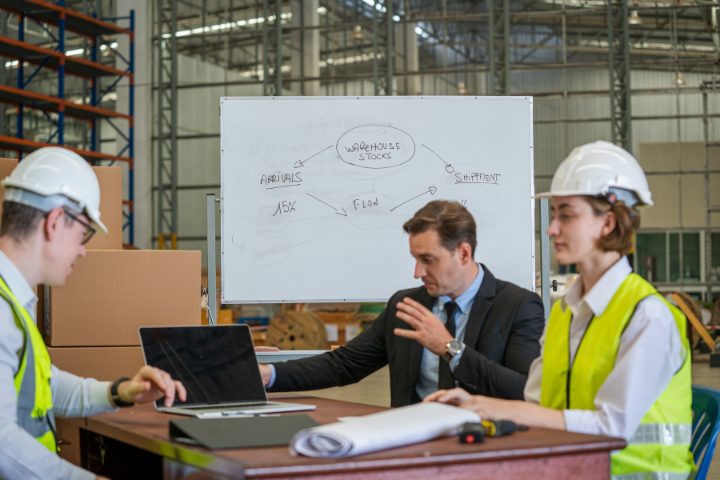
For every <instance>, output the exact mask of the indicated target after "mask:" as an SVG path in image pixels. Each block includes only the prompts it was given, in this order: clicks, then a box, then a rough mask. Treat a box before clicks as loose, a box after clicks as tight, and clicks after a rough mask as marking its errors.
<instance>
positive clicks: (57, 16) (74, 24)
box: [0, 0, 135, 247]
mask: <svg viewBox="0 0 720 480" xmlns="http://www.w3.org/2000/svg"><path fill="white" fill-rule="evenodd" d="M0 9H3V10H6V11H8V12H11V13H14V14H16V15H17V17H18V38H17V40H15V39H11V38H8V37H4V36H0V56H2V57H9V58H12V59H15V60H17V69H18V70H17V87H16V88H14V87H10V86H6V85H0V102H1V103H9V104H12V105H15V106H16V107H17V116H16V118H17V136H15V137H11V136H6V135H0V149H4V150H14V151H16V152H17V156H18V160H22V156H23V154H24V153H27V152H32V151H34V150H37V149H38V148H42V147H45V146H49V145H55V146H56V145H63V146H65V147H66V148H68V149H69V150H72V151H74V152H76V153H78V154H79V155H80V156H82V157H83V158H85V159H86V160H87V161H88V162H90V163H92V164H95V162H97V161H100V160H109V161H110V162H111V165H112V164H113V163H114V162H126V163H127V165H128V186H129V193H128V198H127V199H123V231H125V230H126V229H127V231H128V240H129V242H128V243H127V244H124V245H123V246H124V247H132V245H133V243H134V224H133V220H134V218H133V217H134V215H133V198H134V193H133V190H134V188H133V187H134V179H133V158H134V147H135V145H134V134H133V128H134V122H133V120H134V119H133V116H134V102H135V96H134V93H135V92H134V73H135V42H134V31H135V12H134V10H131V11H130V15H129V16H126V17H114V18H102V19H99V18H97V16H96V15H93V16H88V15H84V14H82V13H79V12H76V11H74V10H71V9H68V8H65V0H59V1H58V2H57V3H50V2H46V1H43V0H0ZM26 19H31V20H33V21H35V22H36V23H37V24H38V25H40V26H41V28H43V30H44V31H45V32H46V33H47V34H48V36H49V37H50V38H51V39H52V40H53V42H54V43H55V44H57V47H56V48H55V49H49V48H43V47H39V46H37V45H33V44H31V43H28V42H25V38H24V37H25V20H26ZM118 22H128V23H129V28H124V27H120V26H119V25H118ZM48 24H49V25H54V26H56V27H57V35H55V34H54V33H53V32H51V31H50V29H49V28H47V27H46V25H48ZM66 31H71V32H73V33H76V34H78V35H82V36H84V37H87V38H88V39H89V40H90V60H86V59H83V58H75V57H72V56H68V55H67V54H66V50H65V33H66ZM108 35H127V36H128V38H129V45H130V49H129V55H128V58H125V56H123V55H122V54H121V53H120V52H118V51H117V50H115V49H113V47H112V46H111V42H107V41H105V40H104V39H103V36H108ZM102 45H104V46H105V48H109V49H113V51H114V53H115V55H116V58H119V59H121V60H122V63H123V64H124V66H125V67H126V68H125V69H124V70H121V69H117V68H112V67H109V66H107V65H103V64H102V63H100V62H99V61H98V58H99V55H98V54H99V52H100V50H101V46H102ZM26 64H27V65H28V66H29V65H32V66H34V67H35V69H34V70H33V71H32V73H31V74H30V75H29V76H27V78H26V75H25V67H26ZM43 68H47V69H52V70H55V71H56V72H57V85H58V89H57V96H54V97H53V96H49V95H42V94H39V93H35V92H31V91H28V90H26V88H27V86H28V84H29V83H30V82H31V81H32V80H33V78H35V76H36V75H37V73H38V72H39V71H40V70H41V69H43ZM66 74H68V75H74V76H78V77H82V78H85V79H87V80H89V81H90V86H91V88H90V105H87V104H78V103H74V102H70V101H68V100H66V98H65V75H66ZM102 77H115V80H114V81H113V82H112V83H111V84H110V85H109V86H108V87H107V88H106V89H105V90H102V91H101V89H100V78H102ZM124 78H127V79H128V83H129V88H128V112H127V113H121V112H116V111H112V110H107V109H104V108H100V106H99V105H100V104H101V102H102V101H103V99H104V98H105V96H106V95H108V94H109V93H110V92H112V91H115V92H117V86H118V84H119V83H120V81H121V80H122V79H124ZM25 108H31V109H36V110H39V111H41V112H42V113H43V114H44V115H45V117H46V118H47V119H48V120H49V121H50V122H52V123H53V124H54V125H55V127H57V128H56V129H55V131H54V133H53V134H52V135H50V137H49V138H48V139H47V140H46V141H44V142H39V141H34V140H29V139H26V138H24V132H23V112H24V109H25ZM51 113H53V114H55V115H56V117H57V118H54V117H53V116H52V115H51ZM65 116H69V117H74V118H78V119H81V120H84V121H87V122H88V124H89V127H90V150H82V149H78V148H72V147H68V146H66V145H65ZM103 120H104V121H105V122H107V124H108V125H110V126H111V127H112V129H113V130H115V131H116V132H117V134H118V139H120V138H122V139H123V140H124V141H125V145H124V146H123V148H122V149H120V151H119V152H118V153H117V154H116V155H110V154H107V153H102V152H101V151H100V138H99V137H100V126H101V125H100V122H101V121H103ZM114 120H122V121H127V122H128V129H127V133H125V132H123V131H122V130H121V129H120V128H119V127H118V126H117V125H116V124H115V122H114Z"/></svg>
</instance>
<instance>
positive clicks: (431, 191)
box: [390, 145, 437, 212]
mask: <svg viewBox="0 0 720 480" xmlns="http://www.w3.org/2000/svg"><path fill="white" fill-rule="evenodd" d="M423 146H424V145H423ZM435 192H437V188H435V187H430V188H428V189H427V192H423V193H421V194H420V195H415V196H414V197H412V198H411V199H410V200H405V201H404V202H403V203H401V204H400V205H397V206H395V207H393V208H391V209H390V211H391V212H392V211H393V210H395V209H396V208H398V207H400V206H402V205H405V204H406V203H408V202H410V201H412V200H415V199H416V198H418V197H422V196H423V195H425V194H426V193H429V194H430V195H435Z"/></svg>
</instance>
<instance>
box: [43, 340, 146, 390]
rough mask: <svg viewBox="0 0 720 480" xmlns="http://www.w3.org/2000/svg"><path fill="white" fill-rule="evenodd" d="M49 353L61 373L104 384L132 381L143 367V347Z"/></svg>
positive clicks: (78, 348)
mask: <svg viewBox="0 0 720 480" xmlns="http://www.w3.org/2000/svg"><path fill="white" fill-rule="evenodd" d="M48 353H49V354H50V360H52V364H53V365H55V366H56V367H57V368H59V369H60V370H65V371H66V372H70V373H72V374H75V375H77V376H79V377H86V378H94V379H95V380H100V381H107V382H114V381H115V380H117V379H118V378H121V377H132V376H133V375H135V374H136V373H137V371H138V370H140V368H141V367H142V366H143V365H145V360H144V359H143V354H142V347H62V348H53V347H48Z"/></svg>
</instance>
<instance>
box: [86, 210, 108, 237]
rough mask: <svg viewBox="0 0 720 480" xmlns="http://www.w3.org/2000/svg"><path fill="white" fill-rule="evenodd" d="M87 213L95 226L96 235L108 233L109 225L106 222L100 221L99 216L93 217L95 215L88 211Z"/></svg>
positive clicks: (91, 223)
mask: <svg viewBox="0 0 720 480" xmlns="http://www.w3.org/2000/svg"><path fill="white" fill-rule="evenodd" d="M85 214H86V215H87V216H88V218H89V219H90V225H91V226H92V227H93V228H95V233H96V235H105V234H106V233H108V229H107V227H106V226H105V224H104V223H102V222H101V221H100V219H99V218H93V216H94V215H90V214H89V213H88V212H87V211H86V212H85Z"/></svg>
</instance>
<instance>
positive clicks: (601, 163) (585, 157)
mask: <svg viewBox="0 0 720 480" xmlns="http://www.w3.org/2000/svg"><path fill="white" fill-rule="evenodd" d="M568 195H591V196H602V197H605V198H607V199H608V201H610V203H615V201H616V200H623V201H624V202H625V205H627V206H629V207H650V206H652V204H653V202H652V194H651V193H650V188H649V187H648V182H647V178H645V173H644V172H643V170H642V168H641V167H640V165H639V164H638V162H637V160H635V157H633V156H632V155H630V153H629V152H627V151H626V150H624V149H622V148H620V147H618V146H617V145H615V144H612V143H610V142H605V141H602V140H601V141H597V142H593V143H588V144H586V145H582V146H580V147H576V148H574V149H573V151H572V152H570V155H568V157H567V158H566V159H565V160H563V162H562V163H561V164H560V166H559V167H558V169H557V171H556V172H555V175H553V179H552V184H551V185H550V191H549V192H546V193H541V194H540V195H537V197H538V198H544V197H559V196H568Z"/></svg>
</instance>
